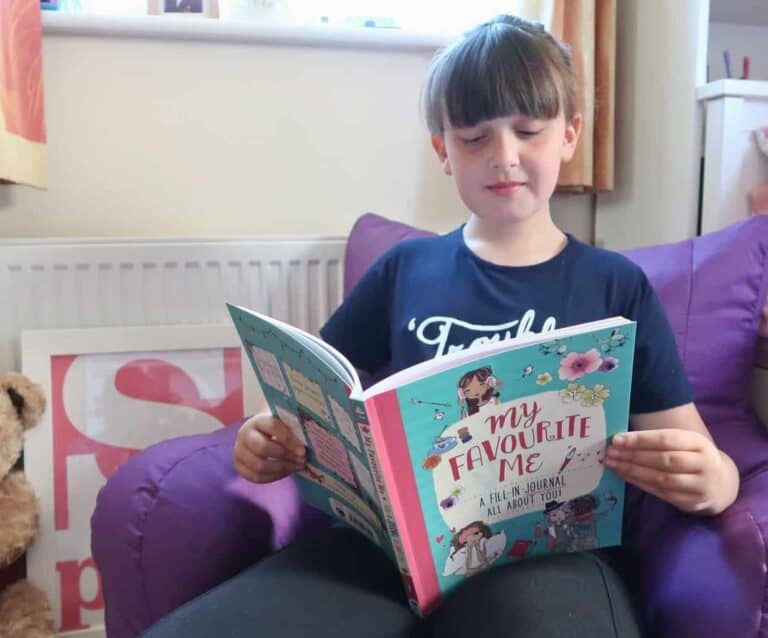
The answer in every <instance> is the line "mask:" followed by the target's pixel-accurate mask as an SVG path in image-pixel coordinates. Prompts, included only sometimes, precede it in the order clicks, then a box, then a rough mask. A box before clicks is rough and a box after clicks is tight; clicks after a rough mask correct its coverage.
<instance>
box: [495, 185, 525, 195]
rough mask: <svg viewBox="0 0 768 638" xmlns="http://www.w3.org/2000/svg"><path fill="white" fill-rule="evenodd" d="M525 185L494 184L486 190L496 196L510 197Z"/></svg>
mask: <svg viewBox="0 0 768 638" xmlns="http://www.w3.org/2000/svg"><path fill="white" fill-rule="evenodd" d="M524 185H525V182H496V183H495V184H490V185H489V186H486V188H487V189H488V190H489V191H491V192H492V193H494V194H496V195H511V194H512V193H516V192H517V191H518V190H520V189H521V188H522V187H523V186H524Z"/></svg>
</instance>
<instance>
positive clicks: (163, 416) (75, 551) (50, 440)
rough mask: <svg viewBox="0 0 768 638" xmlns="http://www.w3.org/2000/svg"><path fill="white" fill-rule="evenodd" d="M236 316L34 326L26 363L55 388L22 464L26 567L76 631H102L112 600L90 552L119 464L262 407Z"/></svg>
mask: <svg viewBox="0 0 768 638" xmlns="http://www.w3.org/2000/svg"><path fill="white" fill-rule="evenodd" d="M246 357H247V355H245V353H244V351H243V349H242V347H241V344H240V341H239V339H238V337H237V334H236V332H235V330H234V328H233V327H232V326H229V325H183V326H149V327H134V328H93V329H77V330H36V331H29V332H24V333H23V334H22V361H23V365H22V369H23V372H24V374H26V375H27V376H28V377H30V378H31V379H33V380H35V381H36V382H38V383H40V384H41V385H42V386H43V388H44V389H45V392H46V397H47V407H46V411H45V413H44V415H43V417H42V421H41V423H39V424H38V425H37V426H36V427H34V428H32V429H30V430H29V431H28V432H27V433H26V440H25V445H24V470H25V472H26V474H27V477H28V479H29V481H30V482H31V483H32V486H33V487H34V489H35V491H36V494H37V496H38V500H39V503H40V531H39V533H38V536H37V539H36V541H35V544H34V545H33V546H32V547H31V548H30V550H29V552H28V554H27V576H28V577H29V579H30V580H31V581H32V582H34V583H36V584H37V585H39V586H40V587H42V588H43V589H44V590H45V592H46V594H47V595H48V598H49V600H50V601H51V603H52V605H53V607H54V613H55V619H56V629H57V631H59V632H73V633H71V634H70V633H67V635H68V636H78V637H79V636H82V637H85V636H89V637H92V636H98V635H103V625H104V616H103V612H104V600H103V596H102V590H101V581H100V576H99V574H98V572H97V569H96V566H95V563H94V561H93V557H92V556H91V550H90V545H91V537H90V518H91V514H92V513H93V509H94V506H95V503H96V495H97V493H98V491H99V489H100V488H101V487H102V486H103V485H104V484H105V483H106V481H107V479H108V478H109V477H110V476H111V475H112V474H113V473H114V472H115V470H116V469H117V468H118V467H119V466H120V464H121V463H123V462H124V461H126V460H127V459H129V458H130V457H132V456H133V455H134V454H136V453H137V452H138V451H139V450H142V449H144V448H146V447H147V446H149V445H152V444H154V443H158V442H160V441H163V440H166V439H169V438H173V437H177V436H181V435H187V434H200V433H204V432H210V431H213V430H216V429H217V428H221V427H224V426H226V425H228V424H230V423H232V422H234V421H237V420H238V419H240V418H242V417H243V415H245V414H251V413H253V412H255V411H257V410H258V409H261V407H263V405H264V403H263V398H262V395H261V391H260V390H259V388H258V382H257V380H256V378H255V375H254V374H253V371H252V370H251V366H250V364H249V362H248V360H247V358H246Z"/></svg>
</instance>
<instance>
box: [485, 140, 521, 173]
mask: <svg viewBox="0 0 768 638" xmlns="http://www.w3.org/2000/svg"><path fill="white" fill-rule="evenodd" d="M519 163H520V157H519V155H518V148H517V140H516V139H515V136H514V135H512V134H510V133H508V132H506V131H505V132H503V133H501V134H499V135H498V136H497V138H496V140H495V143H494V144H493V147H492V149H491V168H508V167H510V166H517V165H518V164H519Z"/></svg>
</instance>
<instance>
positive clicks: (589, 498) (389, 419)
mask: <svg viewBox="0 0 768 638" xmlns="http://www.w3.org/2000/svg"><path fill="white" fill-rule="evenodd" d="M229 311H230V314H231V315H232V319H233V320H234V323H235V326H236V327H237V330H238V332H239V334H240V337H241V339H242V341H243V345H244V347H245V349H246V351H247V352H248V355H249V358H250V360H251V362H252V364H253V369H254V371H255V372H256V375H257V376H258V379H259V382H260V384H261V388H262V390H263V392H264V395H265V397H266V399H267V402H268V403H269V406H270V408H271V410H272V413H273V414H274V415H275V416H276V417H277V418H279V419H281V420H282V421H283V422H284V423H285V424H286V425H288V426H289V427H290V428H291V430H292V431H293V432H294V434H295V435H296V438H298V439H299V440H300V441H302V442H303V443H305V444H306V446H307V466H306V469H305V470H303V471H301V472H299V473H297V474H296V478H297V481H298V483H299V489H300V491H301V494H302V496H303V498H304V499H305V500H306V501H307V502H309V503H311V504H312V505H314V506H316V507H318V508H320V509H322V510H324V511H326V512H328V513H330V514H332V515H333V516H336V517H338V518H340V519H342V520H343V521H345V522H346V523H347V524H349V525H350V526H352V527H354V528H356V529H357V530H359V531H360V532H361V533H363V534H365V535H366V536H367V537H368V538H370V539H371V541H373V542H374V543H376V544H378V545H379V546H381V547H382V548H383V550H384V551H385V552H387V553H388V554H389V555H390V557H391V558H392V559H393V560H394V561H396V563H397V565H398V568H399V570H400V573H401V574H402V576H403V580H404V583H405V586H406V590H407V592H408V597H409V600H410V601H411V604H412V606H413V608H414V609H415V610H416V611H417V612H418V613H422V614H424V613H427V612H429V610H430V609H431V608H432V607H433V606H434V605H435V603H436V602H437V601H438V600H439V599H440V597H441V596H442V595H443V594H444V593H445V592H446V591H448V590H450V589H451V588H452V587H453V586H455V585H456V584H458V583H459V582H461V580H462V579H463V578H465V577H468V576H471V575H472V574H474V573H476V572H478V571H481V570H483V569H487V568H489V567H492V566H496V565H500V564H504V563H508V562H510V561H517V560H521V559H524V558H527V557H530V556H535V555H538V554H545V553H548V552H563V551H578V550H582V549H594V548H596V547H603V546H609V545H617V544H619V543H620V542H621V521H622V510H623V503H624V482H623V481H622V480H621V479H619V478H618V477H617V476H616V475H615V474H614V473H613V472H612V471H610V470H608V469H607V468H604V467H603V465H602V458H603V455H604V453H605V448H606V445H607V444H608V442H609V440H610V438H611V437H612V436H613V435H614V434H616V433H618V432H621V431H625V430H626V429H627V425H628V418H629V396H630V388H631V377H632V362H633V356H634V345H635V327H636V324H635V323H634V322H632V321H628V320H626V319H624V318H622V317H614V318H610V319H605V320H602V321H596V322H591V323H585V324H581V325H577V326H572V327H569V328H564V329H559V330H554V331H552V332H548V333H545V334H528V335H525V336H523V337H519V338H517V339H512V340H506V341H498V342H494V343H486V344H483V345H480V346H475V347H472V348H470V349H466V350H461V351H458V352H453V353H450V354H447V355H445V356H442V357H439V358H436V359H432V360H429V361H425V362H423V363H420V364H418V365H415V366H412V367H410V368H407V369H405V370H402V371H400V372H397V373H395V374H393V375H392V376H390V377H387V378H386V379H384V380H382V381H380V382H379V383H377V384H375V385H373V386H371V387H370V388H368V389H365V390H364V389H363V387H362V385H361V382H360V379H359V377H358V375H357V372H356V371H355V368H354V366H353V365H352V364H351V363H350V362H349V361H347V360H346V359H345V358H344V356H343V355H342V354H341V353H340V352H338V351H336V350H335V349H334V348H332V347H331V346H330V345H328V344H326V343H324V342H323V341H321V340H320V339H318V338H317V337H314V336H312V335H310V334H308V333H306V332H304V331H302V330H299V329H298V328H295V327H293V326H290V325H287V324H285V323H282V322H280V321H277V320H275V319H272V318H269V317H266V316H264V315H260V314H258V313H255V312H252V311H250V310H247V309H245V308H241V307H237V306H231V305H230V306H229Z"/></svg>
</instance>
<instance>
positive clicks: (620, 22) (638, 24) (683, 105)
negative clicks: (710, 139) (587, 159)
mask: <svg viewBox="0 0 768 638" xmlns="http://www.w3.org/2000/svg"><path fill="white" fill-rule="evenodd" d="M617 7H618V13H617V47H618V52H617V58H616V84H617V95H616V188H615V190H614V191H613V192H610V193H600V194H599V195H598V196H597V206H596V219H595V238H596V241H597V242H598V243H600V244H603V245H605V246H606V247H607V248H611V249H617V250H618V249H623V248H628V247H632V246H645V245H652V244H660V243H665V242H671V241H677V240H681V239H685V238H688V237H692V236H694V235H695V234H696V224H697V217H698V188H699V158H700V154H701V140H702V119H701V113H700V111H699V110H698V105H697V102H696V95H695V89H696V87H697V86H698V85H700V84H703V83H704V80H705V70H706V49H707V28H708V16H709V2H708V0H674V2H671V1H669V0H621V1H620V2H618V3H617Z"/></svg>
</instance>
